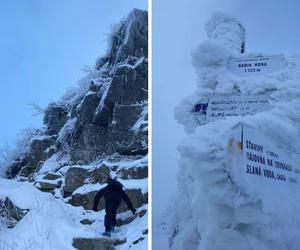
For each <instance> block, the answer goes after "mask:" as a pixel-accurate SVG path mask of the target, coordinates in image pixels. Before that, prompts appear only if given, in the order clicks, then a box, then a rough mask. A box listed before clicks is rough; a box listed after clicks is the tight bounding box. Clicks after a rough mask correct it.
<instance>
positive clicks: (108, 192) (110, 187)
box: [93, 178, 136, 236]
mask: <svg viewBox="0 0 300 250" xmlns="http://www.w3.org/2000/svg"><path fill="white" fill-rule="evenodd" d="M102 196H104V200H105V213H106V214H105V218H104V226H105V233H103V235H106V236H110V235H111V232H112V231H113V230H114V227H115V226H116V216H117V209H118V207H119V206H120V203H121V200H124V201H125V202H126V204H127V206H128V207H129V209H130V210H131V212H132V213H133V214H135V212H136V210H135V208H134V207H133V205H132V203H131V201H130V200H129V197H128V195H127V194H126V193H125V191H124V189H123V185H122V184H121V183H120V182H118V181H117V180H114V179H111V178H109V179H108V181H107V186H106V187H104V188H102V189H101V190H99V192H98V193H97V194H96V196H95V199H94V206H93V210H94V211H97V206H98V203H99V200H100V199H101V197H102Z"/></svg>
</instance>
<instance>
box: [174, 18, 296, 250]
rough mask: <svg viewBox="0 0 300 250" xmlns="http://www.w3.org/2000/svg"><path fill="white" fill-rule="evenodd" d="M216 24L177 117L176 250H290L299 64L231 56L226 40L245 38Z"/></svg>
mask: <svg viewBox="0 0 300 250" xmlns="http://www.w3.org/2000/svg"><path fill="white" fill-rule="evenodd" d="M212 20H214V21H213V22H212V21H210V22H209V23H208V25H207V26H206V28H207V30H208V31H209V32H208V35H209V38H210V39H209V41H207V42H204V43H203V44H201V45H200V46H199V48H198V50H197V51H196V52H195V53H194V55H193V56H194V66H195V67H196V71H197V73H198V75H199V82H198V86H197V87H198V88H197V90H196V91H195V93H194V94H193V95H191V96H189V97H187V98H185V99H184V100H183V101H182V103H181V104H180V105H179V106H178V107H177V108H176V118H177V120H178V121H179V122H180V123H181V124H183V125H184V126H185V129H186V131H187V132H188V134H189V135H188V136H187V138H185V139H184V140H183V142H182V143H181V144H180V146H179V151H180V155H181V159H180V163H179V164H180V170H179V173H178V183H179V189H178V190H179V194H178V197H177V201H176V208H175V212H174V214H173V225H172V228H173V235H172V236H171V241H170V242H171V245H172V248H173V249H191V250H193V249H198V250H232V249H242V250H256V249H263V250H271V249H272V250H273V249H276V250H296V249H298V248H299V245H300V241H299V237H298V236H297V235H299V233H300V216H299V214H300V206H299V204H300V196H299V192H298V190H299V184H300V181H299V179H298V178H299V177H300V176H299V169H298V162H299V158H297V155H298V156H299V153H300V143H299V140H298V139H297V138H299V134H300V111H299V108H298V107H299V105H300V84H299V82H300V81H299V80H300V70H299V69H300V68H299V65H300V63H299V62H300V61H299V58H300V57H299V55H294V54H281V55H265V54H262V53H252V54H243V55H242V54H237V53H236V52H237V51H238V49H237V48H238V46H236V51H235V52H234V51H233V50H232V51H230V50H228V43H227V40H226V39H227V38H228V37H231V36H232V37H233V38H235V37H238V36H236V35H233V34H243V32H244V31H243V32H242V30H243V29H240V28H239V25H238V22H237V21H236V20H235V19H233V18H224V17H223V16H222V15H221V16H220V15H217V16H216V15H215V16H214V17H213V19H212ZM219 23H221V24H222V25H221V26H220V27H223V28H222V29H220V28H218V24H219ZM239 29H240V31H238V32H237V30H239ZM241 37H242V36H241ZM214 40H218V41H217V43H216V42H215V41H214ZM235 41H237V40H235V39H234V40H233V44H240V45H241V44H242V43H235ZM239 41H242V39H241V40H239ZM216 44H217V45H216ZM233 44H231V45H230V46H233ZM233 47H234V46H233ZM232 60H233V61H234V62H235V63H236V64H233V63H232ZM237 96H238V97H237ZM262 96H263V98H265V100H266V102H260V100H261V99H259V98H261V97H262ZM257 104H259V105H258V107H257V108H254V109H253V107H254V106H255V105H257ZM259 106H262V107H263V108H259ZM249 138H252V139H253V141H252V142H251V143H252V144H249V143H250V142H249ZM249 145H250V146H249ZM297 159H298V160H297ZM183 211H184V212H183Z"/></svg>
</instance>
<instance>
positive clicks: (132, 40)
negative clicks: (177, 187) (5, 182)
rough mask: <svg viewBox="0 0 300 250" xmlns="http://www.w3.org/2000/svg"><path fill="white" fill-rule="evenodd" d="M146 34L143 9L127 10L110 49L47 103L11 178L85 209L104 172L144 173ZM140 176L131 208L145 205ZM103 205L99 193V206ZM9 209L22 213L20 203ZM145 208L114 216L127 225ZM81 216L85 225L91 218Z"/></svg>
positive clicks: (105, 245)
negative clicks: (40, 123)
mask: <svg viewBox="0 0 300 250" xmlns="http://www.w3.org/2000/svg"><path fill="white" fill-rule="evenodd" d="M147 35H148V15H147V12H146V11H140V10H134V11H132V12H131V13H130V14H129V16H128V17H127V18H126V19H124V20H122V21H121V23H120V24H119V25H117V26H116V27H115V30H114V31H113V34H112V35H111V36H110V39H109V41H110V46H109V49H108V52H107V53H106V55H104V56H103V57H101V58H100V59H98V60H97V62H96V65H95V66H94V67H92V68H91V69H90V71H89V72H88V73H87V75H86V76H85V77H84V78H83V79H82V80H81V81H80V82H79V84H78V88H77V89H76V90H75V91H70V92H68V93H66V95H64V97H63V98H62V99H61V100H59V101H57V102H54V103H51V104H49V105H48V107H47V108H46V109H45V112H44V127H43V128H42V129H41V130H38V131H37V132H36V133H35V134H34V136H33V137H32V138H30V140H28V148H27V150H26V153H25V154H22V155H21V154H20V155H19V156H18V157H16V158H15V161H14V162H12V164H11V167H10V172H9V176H10V177H11V178H14V177H17V178H18V180H22V181H29V182H31V183H32V184H33V185H34V186H35V187H36V188H38V189H39V190H41V191H43V192H49V193H51V194H53V195H55V197H61V195H62V196H63V197H64V199H63V200H64V201H66V202H68V203H70V204H71V205H73V206H76V207H78V206H82V207H83V208H84V209H86V210H91V209H92V208H93V201H94V198H95V195H96V193H97V192H98V190H96V191H93V189H94V187H96V186H98V184H104V183H105V182H106V180H107V178H108V177H109V176H112V177H114V176H116V177H118V178H119V180H120V182H123V180H129V179H145V178H147V177H148V167H147V165H146V164H147V160H145V162H142V161H141V159H144V158H145V159H146V157H144V156H145V155H146V154H147V153H148V126H147V123H148V117H147V110H148V109H147V105H148V102H147V100H148V59H147V57H148V37H147ZM135 163H136V165H135ZM47 170H49V172H47ZM145 182H146V180H145ZM145 182H144V181H141V182H139V181H137V182H136V183H137V186H134V187H136V188H130V189H127V190H126V193H127V194H128V196H129V198H130V200H131V201H132V203H133V206H134V207H135V208H141V207H142V206H144V205H145V204H147V203H148V197H147V196H148V194H147V193H145V192H144V191H143V187H144V183H145ZM139 183H141V184H139ZM93 184H95V185H93ZM96 184H97V185H96ZM123 184H124V186H125V188H126V184H125V183H123ZM85 185H90V186H88V187H85ZM139 185H140V186H139ZM99 186H100V185H99ZM90 187H93V189H90ZM86 190H90V191H89V192H87V191H86ZM2 203H3V202H2ZM3 204H4V203H3ZM0 206H1V203H0ZM3 206H4V205H3ZM103 208H104V199H101V200H100V202H99V204H98V210H101V209H103ZM0 210H1V209H0ZM12 210H17V211H18V212H17V214H19V215H21V214H22V211H21V210H18V208H14V209H12ZM125 211H128V207H127V205H126V203H124V202H123V201H122V203H121V205H120V208H119V210H118V213H121V212H125ZM129 213H130V214H131V212H129ZM145 213H146V210H142V211H141V212H139V213H138V214H136V215H134V216H129V217H128V218H126V219H125V220H124V221H121V220H119V224H120V225H124V224H127V223H130V222H131V221H132V220H134V219H135V218H137V217H142V216H143V215H144V214H145ZM13 216H15V214H13V215H11V216H10V217H11V218H14V217H13ZM16 218H17V219H19V217H16ZM20 218H21V217H20ZM17 219H14V221H17ZM80 219H81V221H80V222H81V223H82V224H84V225H86V227H88V226H89V225H90V224H92V223H93V221H92V220H89V219H83V218H80ZM124 242H125V240H112V239H105V238H99V239H96V238H95V239H84V238H77V239H74V242H73V245H74V247H76V248H77V249H100V250H101V249H114V248H115V246H116V245H118V244H122V243H124Z"/></svg>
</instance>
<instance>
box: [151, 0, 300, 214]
mask: <svg viewBox="0 0 300 250" xmlns="http://www.w3.org/2000/svg"><path fill="white" fill-rule="evenodd" d="M153 2H154V3H153V133H152V134H153V214H154V216H157V215H161V212H162V211H164V209H165V207H166V206H167V205H168V204H169V202H174V200H172V199H171V200H170V197H172V196H171V194H172V193H175V192H176V188H177V187H176V186H177V183H176V178H175V177H176V173H177V171H178V159H179V154H178V152H177V146H178V145H179V143H180V140H181V139H183V138H184V136H185V133H184V131H183V128H182V126H180V125H177V124H176V122H175V120H174V118H173V116H174V107H175V106H176V105H178V103H179V102H180V100H181V99H182V98H183V97H184V96H186V95H189V94H191V93H193V92H194V90H195V88H196V74H195V72H194V68H193V66H192V63H191V56H190V53H191V51H192V50H193V49H195V48H196V47H197V46H198V45H199V44H200V43H201V42H203V41H204V40H205V39H207V37H206V34H205V31H204V24H205V22H206V21H207V20H208V18H209V17H210V15H211V14H212V13H213V12H215V11H220V12H223V13H226V14H230V15H233V16H235V17H236V18H238V19H239V20H240V21H241V23H242V24H243V25H244V27H245V28H246V36H247V37H246V52H265V53H281V52H284V51H295V52H298V53H300V29H299V24H300V15H299V10H300V2H299V1H296V0H294V1H293V0H276V1H272V0H251V1H249V0H164V1H158V0H154V1H153ZM179 178H180V177H179ZM182 212H183V213H184V211H182Z"/></svg>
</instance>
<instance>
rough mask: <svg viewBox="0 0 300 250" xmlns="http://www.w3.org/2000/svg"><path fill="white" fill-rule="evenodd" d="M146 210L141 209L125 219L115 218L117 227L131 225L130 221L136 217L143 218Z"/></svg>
mask: <svg viewBox="0 0 300 250" xmlns="http://www.w3.org/2000/svg"><path fill="white" fill-rule="evenodd" d="M146 212H147V210H146V209H143V210H141V211H140V212H138V213H136V214H135V215H130V216H128V217H126V218H117V226H118V227H120V226H123V225H127V224H129V223H131V222H132V221H134V220H135V218H137V217H143V216H144V215H145V214H146Z"/></svg>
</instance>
